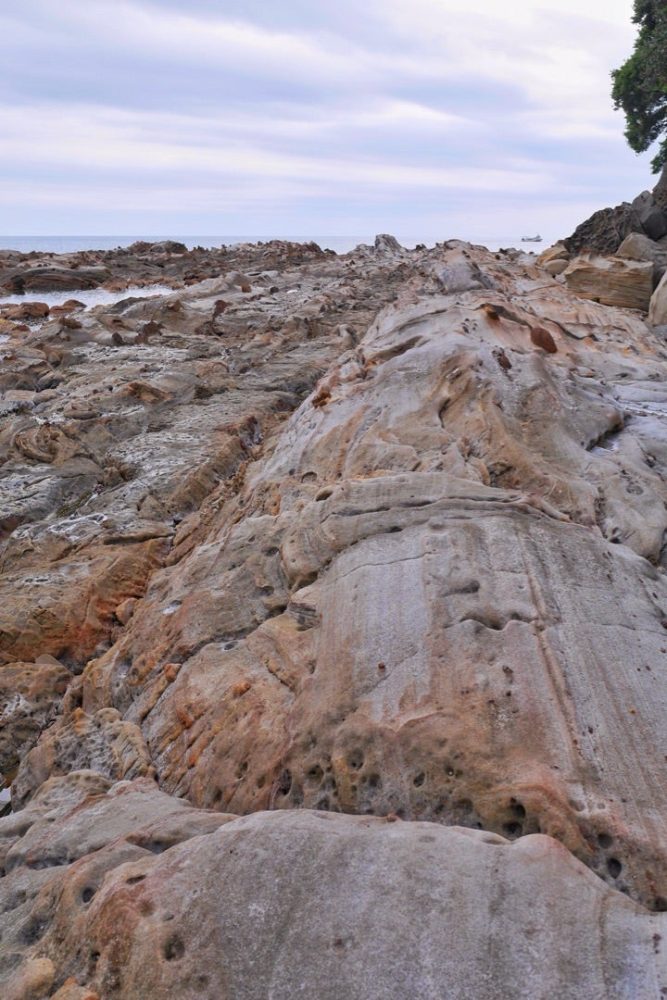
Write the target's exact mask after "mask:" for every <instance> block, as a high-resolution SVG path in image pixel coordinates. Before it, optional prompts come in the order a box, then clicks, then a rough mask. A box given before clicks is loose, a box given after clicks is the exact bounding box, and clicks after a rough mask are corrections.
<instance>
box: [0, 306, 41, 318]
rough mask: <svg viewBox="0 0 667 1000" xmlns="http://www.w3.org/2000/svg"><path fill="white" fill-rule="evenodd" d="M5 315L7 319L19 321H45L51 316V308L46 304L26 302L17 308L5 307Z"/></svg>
mask: <svg viewBox="0 0 667 1000" xmlns="http://www.w3.org/2000/svg"><path fill="white" fill-rule="evenodd" d="M0 305H1V303H0ZM3 314H4V316H6V318H7V319H13V320H19V321H21V320H35V319H44V317H45V316H48V315H49V307H48V306H47V304H46V303H45V302H25V303H21V304H20V305H16V306H5V307H4V308H3Z"/></svg>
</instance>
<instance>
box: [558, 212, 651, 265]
mask: <svg viewBox="0 0 667 1000" xmlns="http://www.w3.org/2000/svg"><path fill="white" fill-rule="evenodd" d="M631 233H642V234H643V235H646V234H645V232H644V227H643V226H642V224H641V220H640V218H639V214H638V212H637V211H636V209H635V208H633V206H632V205H630V204H629V203H628V202H623V204H622V205H617V206H616V208H603V209H600V210H599V211H597V212H594V213H593V215H592V216H591V217H590V219H587V220H586V221H585V222H582V223H581V225H579V226H577V228H576V229H575V231H574V232H573V233H572V235H571V236H568V238H567V239H565V240H563V243H564V245H565V247H566V248H567V251H568V253H570V254H580V253H593V254H600V255H605V254H615V253H616V251H617V250H618V248H619V246H620V245H621V243H622V242H623V240H624V239H626V237H627V236H629V235H630V234H631Z"/></svg>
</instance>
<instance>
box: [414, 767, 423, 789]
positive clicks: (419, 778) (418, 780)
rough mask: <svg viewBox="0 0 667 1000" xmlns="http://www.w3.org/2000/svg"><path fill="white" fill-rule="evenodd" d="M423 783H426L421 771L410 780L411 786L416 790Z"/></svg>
mask: <svg viewBox="0 0 667 1000" xmlns="http://www.w3.org/2000/svg"><path fill="white" fill-rule="evenodd" d="M425 781H426V775H425V774H424V772H423V771H420V772H419V774H416V775H415V776H414V778H413V779H412V784H413V785H414V786H415V787H416V788H421V786H422V785H423V784H424V782H425Z"/></svg>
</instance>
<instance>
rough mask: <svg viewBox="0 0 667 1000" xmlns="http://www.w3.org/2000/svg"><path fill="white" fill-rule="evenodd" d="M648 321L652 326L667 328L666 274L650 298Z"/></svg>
mask: <svg viewBox="0 0 667 1000" xmlns="http://www.w3.org/2000/svg"><path fill="white" fill-rule="evenodd" d="M648 321H649V323H650V324H651V325H652V326H667V274H663V277H662V280H661V281H660V284H659V285H658V287H657V288H656V290H655V291H654V293H653V295H652V296H651V305H650V308H649V313H648Z"/></svg>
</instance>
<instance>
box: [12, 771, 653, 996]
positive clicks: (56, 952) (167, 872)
mask: <svg viewBox="0 0 667 1000" xmlns="http://www.w3.org/2000/svg"><path fill="white" fill-rule="evenodd" d="M61 780H62V779H61ZM57 790H58V789H57V788H52V791H51V796H53V795H54V793H55V792H56V791H57ZM75 791H76V788H73V789H71V793H72V792H75ZM71 793H70V794H71ZM42 800H43V801H42V802H41V804H40V803H35V805H34V806H33V807H32V808H31V810H30V813H31V814H30V816H29V817H26V820H27V823H28V824H29V825H28V829H27V831H26V832H25V833H23V835H22V836H19V837H18V839H17V840H16V841H15V843H14V846H13V847H12V849H11V850H10V852H9V854H8V857H7V862H6V863H7V866H8V868H9V872H8V874H7V876H6V877H5V881H6V882H8V885H7V889H6V896H5V899H6V900H7V902H8V903H9V907H8V910H9V912H5V913H4V914H3V915H2V917H0V926H2V929H3V940H4V941H5V955H6V958H8V959H9V963H8V964H9V965H10V966H11V965H12V964H14V963H15V962H16V959H17V958H20V959H21V964H20V965H18V966H17V967H15V969H14V970H13V972H11V973H10V975H9V977H8V980H7V990H8V992H7V993H5V996H9V997H12V996H15V997H18V996H26V995H27V992H26V991H25V989H24V991H23V992H21V989H20V988H17V986H19V985H20V983H21V982H23V983H25V981H26V979H27V978H28V977H31V978H32V979H33V980H37V981H38V982H39V980H40V979H41V980H42V981H43V982H44V984H45V986H46V989H47V990H52V989H53V988H54V987H56V988H57V987H58V986H59V985H60V984H61V983H63V985H62V991H63V993H62V995H63V996H64V997H70V996H71V997H73V998H74V1000H84V997H90V996H91V995H92V997H100V998H101V997H104V998H108V1000H113V998H116V997H117V998H123V1000H139V998H147V997H150V998H155V1000H171V998H172V997H179V998H183V1000H190V998H192V1000H195V998H197V1000H201V998H207V1000H219V998H221V997H234V998H235V1000H245V998H247V1000H254V998H256V997H275V998H276V1000H288V998H292V997H294V996H298V995H300V994H301V995H304V996H312V997H322V998H324V1000H326V998H331V1000H334V998H338V997H350V998H355V1000H365V998H367V997H378V998H394V997H408V996H409V997H415V998H416V1000H421V998H424V1000H426V998H430V997H433V996H442V995H446V996H448V997H452V998H453V1000H456V998H460V1000H464V998H468V997H470V996H474V997H478V998H480V1000H485V998H488V1000H495V998H497V997H499V996H508V997H509V996H513V997H524V998H526V1000H532V998H534V997H537V996H547V995H552V996H557V997H562V998H564V1000H566V998H572V1000H575V998H579V997H582V996H585V997H587V998H589V997H590V998H591V1000H596V998H599V1000H607V998H609V997H618V998H627V1000H635V998H637V997H651V996H659V995H660V989H661V986H663V985H664V983H665V982H667V980H666V979H665V970H664V962H663V959H662V950H663V949H662V945H661V939H662V937H663V936H664V934H665V933H666V932H667V916H666V915H664V914H654V915H651V914H648V913H646V912H645V911H642V909H641V908H640V907H638V906H636V905H635V904H633V903H632V902H630V901H629V900H627V899H626V898H624V897H623V896H622V895H621V894H620V893H616V892H614V891H613V890H611V889H608V888H607V887H605V886H604V885H603V884H602V883H601V882H600V881H599V880H598V879H597V878H596V877H595V876H594V875H592V874H591V873H590V872H588V871H587V870H586V869H585V868H584V867H583V866H582V865H581V864H580V863H578V862H577V861H575V860H574V859H573V858H572V856H571V855H569V854H568V852H567V851H566V850H565V849H564V848H563V847H561V846H560V845H558V844H557V843H556V842H555V841H553V840H551V839H550V838H549V837H544V836H529V837H525V838H523V839H521V840H520V841H518V842H516V843H514V844H512V843H510V842H509V841H507V840H506V839H504V838H502V837H497V836H494V835H493V834H488V833H484V832H481V831H475V830H466V829H461V828H457V827H443V826H440V825H436V824H432V823H403V822H400V821H398V822H390V821H387V820H385V819H378V818H375V817H370V818H369V817H365V818H364V817H355V816H342V815H338V816H337V815H332V814H330V813H322V812H307V811H298V812H289V813H288V812H282V813H281V812H273V813H257V814H255V815H252V816H247V817H244V818H241V819H236V820H233V818H232V817H228V816H221V815H219V814H217V813H210V812H203V811H197V810H192V809H188V808H186V807H184V806H183V804H182V803H180V804H172V800H171V799H170V798H169V797H168V796H165V795H161V794H160V793H158V792H156V791H154V790H151V789H150V788H146V789H142V788H141V784H140V783H139V784H136V783H135V784H134V785H132V784H126V785H119V786H116V789H115V790H113V791H111V792H108V793H107V794H101V795H100V794H97V795H92V796H89V797H88V798H86V799H84V800H83V801H81V802H79V804H78V806H75V805H73V803H72V805H70V808H69V811H68V809H67V804H66V802H63V801H62V797H61V801H60V802H59V803H58V802H56V803H52V802H50V801H49V799H48V795H43V796H42ZM49 807H50V808H49ZM19 815H21V816H23V815H24V814H22V813H21V814H19ZM49 819H51V820H52V823H51V824H49V822H48V820H49ZM30 821H32V822H31V823H30ZM11 822H12V821H11V820H4V821H2V820H0V837H2V835H3V826H4V827H7V825H8V824H9V823H11ZM54 825H57V827H58V834H57V841H56V842H54V841H53V839H51V840H49V841H47V840H45V837H46V836H47V831H48V829H49V828H51V829H53V828H54ZM167 830H168V831H169V833H168V834H166V833H165V831H167ZM47 843H48V850H49V852H50V853H49V857H50V859H51V862H52V864H51V866H50V867H48V868H43V869H41V870H37V871H36V870H34V868H31V867H30V865H31V860H32V859H34V858H37V857H40V856H42V857H43V856H44V850H45V848H46V845H47ZM42 845H44V846H42ZM54 862H57V863H56V864H54ZM56 900H59V901H60V902H59V905H58V904H57V903H56ZM600 914H604V918H603V919H600ZM554 928H558V933H557V934H555V933H554ZM82 942H85V947H83V948H82ZM14 949H15V950H14ZM490 962H491V963H492V965H491V967H492V969H493V975H490ZM80 983H85V989H84V987H80V986H78V984H80ZM75 984H77V989H81V993H82V995H81V994H79V993H76V992H71V991H73V990H74V987H75ZM68 991H70V992H68ZM34 995H42V996H44V995H46V994H45V993H44V992H41V993H40V992H39V989H37V990H34ZM51 995H53V994H51ZM60 995H61V994H60V993H56V996H60Z"/></svg>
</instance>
